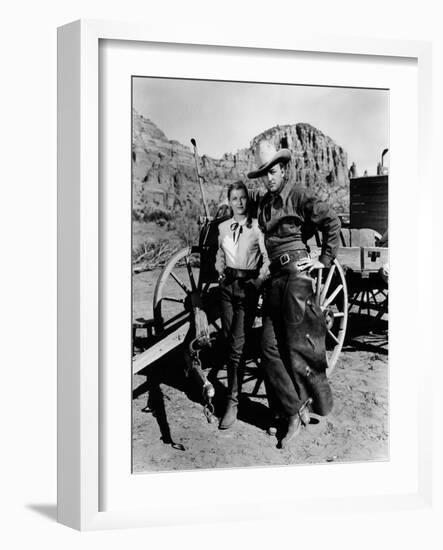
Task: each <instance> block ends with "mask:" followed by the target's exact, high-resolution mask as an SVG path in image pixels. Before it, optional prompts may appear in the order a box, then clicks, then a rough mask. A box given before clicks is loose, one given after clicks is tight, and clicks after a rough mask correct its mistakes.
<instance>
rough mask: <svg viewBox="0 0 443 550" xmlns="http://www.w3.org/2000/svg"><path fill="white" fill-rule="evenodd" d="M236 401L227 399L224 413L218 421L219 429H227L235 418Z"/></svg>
mask: <svg viewBox="0 0 443 550" xmlns="http://www.w3.org/2000/svg"><path fill="white" fill-rule="evenodd" d="M237 411H238V402H237V401H232V400H231V399H228V406H227V407H226V411H225V414H224V415H223V418H222V419H221V421H220V425H219V429H220V430H227V429H228V428H230V427H231V426H232V424H234V422H235V421H236V420H237Z"/></svg>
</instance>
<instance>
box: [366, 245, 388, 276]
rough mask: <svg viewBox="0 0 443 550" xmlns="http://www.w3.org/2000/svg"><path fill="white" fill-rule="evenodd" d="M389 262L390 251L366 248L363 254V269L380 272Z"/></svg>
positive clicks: (381, 248) (375, 247)
mask: <svg viewBox="0 0 443 550" xmlns="http://www.w3.org/2000/svg"><path fill="white" fill-rule="evenodd" d="M388 262H389V249H388V248H384V247H377V246H365V247H363V253H362V269H363V270H364V271H378V270H379V269H380V268H381V267H383V266H384V265H386V264H387V263H388Z"/></svg>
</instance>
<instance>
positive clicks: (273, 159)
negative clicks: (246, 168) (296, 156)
mask: <svg viewBox="0 0 443 550" xmlns="http://www.w3.org/2000/svg"><path fill="white" fill-rule="evenodd" d="M255 158H256V161H257V164H258V165H259V168H258V169H257V170H254V171H253V172H249V174H248V178H249V179H255V178H260V177H261V176H264V175H265V174H266V173H267V172H268V171H269V170H270V169H271V168H272V167H273V166H275V165H276V164H277V163H283V164H287V163H288V162H289V161H290V160H291V151H290V150H289V149H280V150H279V151H277V150H276V148H275V146H274V144H273V143H271V142H269V141H261V142H260V143H259V144H258V146H257V149H256V151H255Z"/></svg>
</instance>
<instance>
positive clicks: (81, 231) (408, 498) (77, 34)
mask: <svg viewBox="0 0 443 550" xmlns="http://www.w3.org/2000/svg"><path fill="white" fill-rule="evenodd" d="M106 40H110V41H111V40H112V41H125V42H126V43H127V45H128V48H129V49H130V48H131V45H135V44H137V43H138V44H140V43H146V44H174V45H175V46H176V47H177V45H180V44H183V46H184V45H189V44H194V45H195V46H197V47H198V48H200V49H201V51H205V52H207V54H208V55H209V56H210V55H211V51H212V50H211V48H212V49H213V48H214V47H219V48H229V53H230V55H234V56H235V55H236V52H237V51H238V52H240V51H246V50H245V49H251V51H252V50H257V51H258V50H262V51H264V52H266V51H269V52H273V54H275V55H280V56H282V57H283V56H284V55H285V52H286V53H288V52H305V53H310V54H312V55H317V54H318V55H325V53H326V54H331V55H332V57H333V56H350V57H352V56H355V57H358V56H365V58H366V59H370V58H381V57H384V58H389V59H390V60H391V62H392V64H393V66H395V63H396V61H397V60H398V62H400V61H401V60H402V59H412V60H414V63H416V65H417V81H418V102H417V106H416V107H417V113H418V149H417V156H418V157H419V158H420V163H418V162H417V165H418V177H419V181H420V187H421V188H422V189H423V190H424V191H426V190H427V189H430V186H432V178H431V176H430V162H427V159H428V158H429V156H428V155H429V150H430V139H431V138H430V136H431V131H430V128H431V107H430V105H431V101H430V81H431V47H430V44H429V43H426V42H412V41H390V40H369V39H363V38H362V39H360V38H344V37H343V38H340V37H335V38H331V37H312V36H306V35H302V34H299V35H298V36H297V37H296V38H292V37H281V39H278V40H277V39H276V38H275V37H270V38H268V37H263V36H259V34H258V33H257V34H255V33H254V31H253V29H249V30H248V29H246V30H245V32H244V34H243V35H242V36H241V37H240V36H238V37H237V36H232V37H229V36H226V35H225V33H224V32H223V31H222V30H221V31H220V34H219V35H217V36H211V37H210V38H209V37H207V36H205V34H204V31H202V32H201V34H200V35H195V34H194V35H193V36H192V38H191V37H190V36H188V35H187V33H186V29H183V31H182V32H180V33H179V32H177V31H174V32H171V33H170V34H168V33H167V32H164V31H163V30H162V29H161V28H159V29H158V30H157V31H155V30H153V29H147V28H146V27H145V26H144V25H137V24H132V23H131V24H126V23H118V22H102V21H77V22H74V23H71V24H68V25H66V26H64V27H61V28H60V29H59V32H58V51H59V56H58V186H59V187H58V188H59V193H58V220H59V221H58V234H59V238H58V281H59V283H58V285H59V286H58V300H59V301H58V410H57V414H58V447H57V452H58V520H59V522H60V523H63V524H65V525H68V526H70V527H73V528H76V529H80V530H90V529H105V528H118V527H135V526H151V525H161V524H163V525H165V524H174V523H193V522H195V521H220V520H231V519H234V518H236V519H238V518H240V519H257V518H260V517H261V515H262V514H263V506H264V505H265V504H266V502H267V498H269V499H270V502H271V501H272V502H276V501H278V500H279V499H280V500H281V501H282V502H283V501H284V502H285V503H286V504H287V506H286V507H285V510H286V511H282V510H280V511H279V512H278V515H279V516H280V517H281V516H282V515H284V514H288V516H290V515H291V514H292V511H291V510H293V509H294V508H295V509H297V510H300V509H304V510H306V504H308V503H309V506H308V508H309V507H311V506H312V508H313V509H314V508H315V510H316V513H318V512H319V510H322V509H323V510H325V511H327V510H328V509H330V507H331V506H334V508H335V510H340V511H341V512H343V513H346V512H347V511H349V510H355V509H357V508H358V509H359V510H362V511H373V510H378V511H379V510H381V509H399V508H405V507H406V508H420V507H429V506H430V505H431V500H432V450H431V447H432V441H431V427H430V425H428V424H426V423H420V422H418V418H415V420H414V423H413V429H414V430H415V429H416V430H417V434H416V439H417V447H418V457H417V462H416V465H417V466H418V469H416V470H414V471H415V474H414V475H412V474H410V471H412V470H408V472H409V473H406V474H405V478H404V479H406V478H408V479H409V481H410V483H407V482H404V483H405V485H404V490H401V487H400V488H399V489H398V490H392V489H389V490H387V491H386V492H385V493H384V494H377V493H375V494H369V493H367V494H358V495H353V494H352V491H348V492H347V494H345V495H343V494H340V493H339V492H334V489H331V490H330V491H329V493H327V497H325V496H322V495H317V494H315V492H314V493H313V496H312V498H307V497H306V496H303V498H302V499H301V500H300V498H297V497H296V495H292V494H283V493H280V494H279V493H272V495H271V494H269V497H268V496H267V495H266V494H265V495H262V496H260V497H259V496H254V498H252V497H249V499H248V498H244V499H243V500H242V499H239V501H238V502H237V504H236V506H235V507H233V509H232V510H229V511H228V510H226V509H224V511H223V512H222V513H221V512H220V508H208V507H207V506H205V503H204V502H202V503H201V505H200V506H199V505H198V502H197V503H196V504H195V505H192V506H191V505H190V504H189V501H187V500H186V499H185V498H182V500H181V499H180V498H178V499H174V502H171V503H170V506H168V502H167V501H165V502H163V501H161V502H160V500H156V491H158V487H159V486H161V484H162V483H170V484H171V485H170V486H174V485H176V486H178V487H181V488H183V489H185V488H186V487H189V484H191V485H193V484H195V483H196V475H198V476H200V480H201V479H204V480H205V481H206V482H208V479H209V480H213V481H214V482H217V483H223V480H225V479H226V476H232V477H233V478H234V477H235V478H239V479H242V482H244V483H247V482H250V483H254V476H257V475H258V474H257V473H256V472H253V471H252V472H251V471H249V472H247V473H245V472H241V473H239V472H238V471H237V472H236V471H228V472H226V471H225V472H221V473H219V472H217V473H216V472H194V473H191V474H190V473H189V472H188V473H183V474H174V475H171V474H157V475H156V476H151V477H150V478H149V477H148V479H147V480H145V481H146V482H147V483H151V485H152V494H153V496H152V502H151V503H150V504H149V505H146V506H144V507H137V506H135V505H134V502H131V501H130V499H129V497H126V498H122V499H121V505H120V506H119V507H118V508H116V507H115V506H114V508H113V509H111V510H104V509H103V506H102V497H101V490H100V484H101V483H103V479H104V477H103V476H104V474H103V471H102V470H103V463H102V459H103V456H102V453H103V449H104V448H105V446H104V445H103V441H102V439H103V433H102V431H101V425H102V422H103V414H104V413H105V409H104V408H103V407H102V406H101V403H100V400H101V398H102V396H103V388H102V387H101V377H102V373H103V370H102V369H103V368H104V367H103V361H102V357H101V354H100V345H99V343H100V334H101V330H102V329H101V321H102V319H101V313H100V312H101V310H100V307H101V306H100V303H101V301H102V300H103V296H104V294H103V291H102V289H101V283H100V273H101V272H100V262H101V255H102V251H101V245H100V243H101V240H100V239H101V235H100V232H101V231H102V229H103V226H101V225H100V215H101V214H102V210H103V204H102V200H101V198H102V197H101V190H100V177H99V161H100V154H101V143H100V127H99V113H100V108H101V106H100V96H99V74H100V59H101V58H100V51H99V49H100V42H101V41H106ZM128 149H129V144H128ZM394 150H395V146H394ZM416 160H418V159H416ZM393 164H394V166H395V159H393ZM417 212H418V214H417V215H418V218H419V222H420V231H421V232H422V233H425V232H426V231H427V230H428V229H429V227H430V226H429V223H430V222H429V220H426V212H425V211H424V208H422V207H421V206H420V207H419V208H418V210H417ZM419 222H415V223H417V224H419ZM431 246H432V243H431V242H429V243H428V244H424V245H423V250H421V252H420V253H421V254H423V255H424V254H426V253H427V252H429V250H430V247H431ZM394 260H395V258H394ZM428 268H429V262H428ZM411 270H415V271H413V273H412V278H413V280H416V281H417V282H420V281H421V282H423V271H422V270H420V267H418V266H417V267H414V268H412V267H411ZM394 273H395V269H394ZM426 296H427V297H430V296H432V288H429V286H428V288H427V289H426V290H425V291H424V295H423V298H424V300H423V301H422V302H420V303H419V301H418V300H416V301H415V302H414V307H417V308H420V309H418V310H417V311H419V312H420V313H421V314H426V308H429V307H430V305H429V304H426V300H425V298H426ZM427 353H428V358H430V357H431V355H429V354H431V351H428V352H427ZM396 357H397V359H396ZM412 357H413V354H412V355H411V361H412V360H413V359H412ZM395 360H397V361H398V360H399V359H398V356H396V355H395V354H394V355H393V361H395ZM431 366H432V361H428V362H426V361H424V367H423V370H422V372H421V375H420V376H421V379H420V383H419V384H418V386H417V393H416V395H415V397H416V399H417V403H418V405H417V409H416V410H417V411H419V410H420V409H421V410H423V408H424V406H425V399H427V397H426V396H425V387H426V386H427V385H429V383H430V378H431V376H432V370H431ZM125 391H126V390H125ZM128 395H129V394H128V393H126V396H127V397H128ZM128 399H129V397H128ZM416 416H417V415H416ZM414 437H415V435H414ZM414 465H415V463H414ZM337 467H338V468H341V472H340V475H344V476H345V477H346V476H349V480H350V481H349V484H350V485H351V486H352V484H353V483H354V482H355V479H357V478H356V477H355V476H357V477H358V476H359V475H361V474H359V473H358V472H357V470H356V469H355V468H352V467H351V466H346V465H341V466H340V465H336V466H324V467H321V468H324V470H323V471H324V472H326V475H329V472H330V473H331V477H333V475H334V468H337ZM344 468H348V469H349V474H347V473H346V472H345V471H344ZM285 475H286V470H284V469H282V468H267V469H266V472H264V471H262V470H261V471H260V476H262V479H265V478H266V476H268V477H269V476H273V478H274V479H276V480H279V482H281V483H282V484H284V483H285V481H284V480H285ZM408 476H409V477H408ZM411 476H412V477H411ZM247 478H248V479H247ZM249 478H250V479H249ZM337 479H338V478H337ZM136 483H142V481H141V480H140V481H137V480H136ZM411 487H413V489H411ZM128 494H129V493H128ZM178 494H180V491H178Z"/></svg>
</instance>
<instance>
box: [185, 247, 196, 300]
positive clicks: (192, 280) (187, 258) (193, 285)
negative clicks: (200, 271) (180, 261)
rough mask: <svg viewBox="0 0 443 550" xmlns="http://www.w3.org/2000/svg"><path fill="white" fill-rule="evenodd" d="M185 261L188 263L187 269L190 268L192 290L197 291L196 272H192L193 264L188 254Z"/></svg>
mask: <svg viewBox="0 0 443 550" xmlns="http://www.w3.org/2000/svg"><path fill="white" fill-rule="evenodd" d="M185 263H186V269H187V270H188V275H189V280H190V281H191V288H192V291H193V292H195V291H196V290H197V285H196V284H195V279H194V273H193V272H192V267H191V264H190V263H189V257H188V256H186V258H185Z"/></svg>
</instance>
